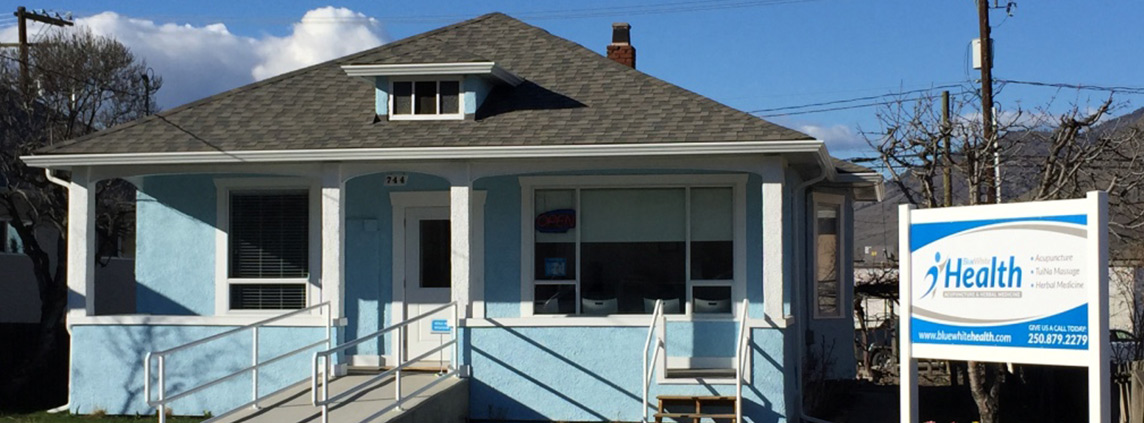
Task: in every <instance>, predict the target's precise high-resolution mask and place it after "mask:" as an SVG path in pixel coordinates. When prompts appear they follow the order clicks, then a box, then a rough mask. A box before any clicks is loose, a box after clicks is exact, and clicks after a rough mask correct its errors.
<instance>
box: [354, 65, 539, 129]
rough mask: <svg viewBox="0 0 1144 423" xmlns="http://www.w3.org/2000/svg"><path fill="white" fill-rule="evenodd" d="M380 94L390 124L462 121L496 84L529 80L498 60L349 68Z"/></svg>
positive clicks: (377, 104) (381, 114)
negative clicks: (506, 67)
mask: <svg viewBox="0 0 1144 423" xmlns="http://www.w3.org/2000/svg"><path fill="white" fill-rule="evenodd" d="M342 70H344V71H345V72H346V75H349V76H355V77H360V78H364V79H366V80H368V81H370V83H372V84H373V87H374V92H375V93H376V95H377V97H376V101H374V110H375V112H376V113H377V117H378V118H379V120H377V121H375V122H380V121H381V119H382V118H385V117H388V118H389V120H461V119H464V118H465V116H474V115H475V114H476V112H477V109H478V108H479V107H481V104H482V103H484V101H485V99H487V98H488V97H489V93H490V92H491V91H492V89H493V88H494V86H508V87H515V86H517V85H520V84H521V83H522V82H524V79H521V78H520V77H519V76H516V75H514V74H512V72H509V71H507V70H505V69H503V68H501V67H500V66H497V64H496V63H493V62H462V63H400V64H357V65H344V66H342Z"/></svg>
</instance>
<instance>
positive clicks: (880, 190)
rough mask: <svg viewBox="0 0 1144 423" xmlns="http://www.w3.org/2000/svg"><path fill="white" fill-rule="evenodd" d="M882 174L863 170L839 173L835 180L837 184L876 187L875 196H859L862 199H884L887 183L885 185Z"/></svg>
mask: <svg viewBox="0 0 1144 423" xmlns="http://www.w3.org/2000/svg"><path fill="white" fill-rule="evenodd" d="M883 179H884V178H882V174H880V173H877V172H863V173H839V174H838V176H837V177H836V178H835V179H834V180H833V181H834V182H835V183H837V184H843V185H849V186H852V187H856V188H857V187H870V188H873V189H874V197H872V198H859V199H858V200H862V201H882V199H883V198H885V195H886V189H885V185H883Z"/></svg>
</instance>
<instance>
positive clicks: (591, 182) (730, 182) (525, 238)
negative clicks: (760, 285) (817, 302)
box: [520, 174, 747, 326]
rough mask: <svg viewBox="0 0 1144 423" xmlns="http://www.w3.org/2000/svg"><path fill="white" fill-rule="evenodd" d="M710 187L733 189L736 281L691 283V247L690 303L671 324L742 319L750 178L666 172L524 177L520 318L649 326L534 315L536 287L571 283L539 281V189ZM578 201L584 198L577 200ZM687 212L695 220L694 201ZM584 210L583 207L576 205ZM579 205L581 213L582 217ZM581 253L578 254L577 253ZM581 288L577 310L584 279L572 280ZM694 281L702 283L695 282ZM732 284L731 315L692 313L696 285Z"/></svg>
mask: <svg viewBox="0 0 1144 423" xmlns="http://www.w3.org/2000/svg"><path fill="white" fill-rule="evenodd" d="M705 187H730V188H731V189H732V198H733V201H732V202H733V204H732V218H733V221H734V238H733V240H732V241H733V245H734V247H733V251H734V257H733V259H734V278H733V279H731V280H729V281H704V280H698V281H692V280H691V263H690V251H691V249H690V246H689V247H688V248H687V250H686V251H687V253H686V254H687V259H686V264H685V267H684V277H685V278H686V281H687V282H686V283H687V286H686V288H685V290H686V293H685V299H684V300H685V305H684V312H683V314H678V315H667V320H669V321H700V320H732V319H735V318H738V314H739V307H735V306H734V304H740V303H742V301H743V298H746V294H747V289H746V277H747V276H746V275H747V247H746V237H745V234H746V233H747V230H746V228H747V209H746V204H747V202H746V199H747V191H746V187H747V175H745V174H698V175H697V174H667V175H586V176H579V175H569V176H524V177H521V178H520V190H521V191H520V198H521V200H520V201H521V202H520V207H521V209H520V216H521V219H520V225H521V230H520V236H521V240H520V242H521V248H520V255H521V264H520V266H521V268H520V278H521V279H520V298H521V300H520V316H521V319H522V320H523V321H530V320H536V321H538V322H540V321H542V320H543V319H558V318H566V319H570V320H571V319H574V320H575V321H576V322H578V323H577V324H576V325H577V326H613V325H615V324H616V323H620V322H627V321H630V322H633V323H634V322H641V324H640V325H641V326H647V315H643V314H633V315H622V316H607V317H606V318H600V316H584V315H580V314H535V313H533V300H534V298H533V297H534V291H533V286H534V283H539V284H542V285H545V284H561V282H563V283H564V284H566V283H567V281H542V282H541V281H535V280H534V277H535V275H534V273H535V269H534V267H535V263H534V261H535V256H534V254H535V252H534V249H533V243H534V241H535V231H534V228H533V219H532V218H531V216H535V212H534V210H533V208H534V207H535V200H534V195H533V193H534V192H535V191H536V190H538V189H577V188H579V189H594V188H705ZM577 201H579V200H577ZM687 204H688V207H687V208H688V210H687V212H686V213H687V215H688V216H690V213H691V210H690V201H688V202H687ZM577 206H579V205H577ZM579 210H580V209H579V207H577V211H578V213H579ZM687 220H688V221H687V223H686V224H687V228H686V230H685V232H687V239H690V232H691V222H690V219H687ZM577 254H579V252H577ZM576 266H577V272H576V275H577V278H579V276H580V272H579V268H578V267H579V266H580V261H579V260H577V261H576ZM572 282H573V283H575V284H576V298H577V306H576V308H577V310H579V308H580V306H579V297H580V295H579V290H580V287H579V285H580V284H579V281H578V279H577V280H575V281H572ZM693 282H698V283H694V284H693ZM727 285H730V286H731V303H732V305H733V306H732V307H731V313H729V314H699V315H696V314H693V313H692V312H691V303H692V292H691V291H692V287H693V286H727Z"/></svg>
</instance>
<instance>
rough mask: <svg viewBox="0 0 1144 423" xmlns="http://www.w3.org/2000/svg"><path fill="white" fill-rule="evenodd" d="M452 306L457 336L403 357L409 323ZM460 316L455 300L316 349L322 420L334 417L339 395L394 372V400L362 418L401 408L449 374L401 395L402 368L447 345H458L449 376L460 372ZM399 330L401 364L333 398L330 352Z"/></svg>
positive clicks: (313, 387) (313, 396) (314, 392)
mask: <svg viewBox="0 0 1144 423" xmlns="http://www.w3.org/2000/svg"><path fill="white" fill-rule="evenodd" d="M450 307H452V308H453V339H452V340H450V341H449V342H445V343H442V344H441V345H439V346H437V347H434V348H433V349H430V350H429V351H426V352H424V353H422V354H421V355H419V356H417V357H413V358H410V359H406V358H405V357H403V356H404V353H403V351H404V349H405V348H404V345H405V344H404V342H403V339H404V330H402V329H404V328H406V327H407V326H409V325H410V324H412V323H413V322H416V321H419V320H421V319H424V318H426V317H429V316H431V315H434V314H437V313H439V312H441V311H442V310H445V309H448V308H450ZM458 317H459V309H458V307H457V302H456V301H452V302H450V303H448V304H445V305H443V306H440V307H437V308H435V309H432V310H429V311H427V312H424V313H421V314H419V315H417V316H414V317H411V318H408V319H405V320H403V321H401V322H398V323H395V324H392V325H389V326H387V327H385V328H382V329H380V330H377V331H375V332H373V333H369V334H366V335H363V336H361V337H359V338H358V339H355V340H353V341H350V342H346V343H344V344H341V345H338V346H336V347H330V348H328V349H326V350H324V351H317V352H315V353H314V357H313V362H312V363H311V369H312V372H311V374H310V402H311V403H312V404H313V405H314V406H315V407H321V408H322V423H329V421H330V404H331V403H333V402H335V401H337V400H339V399H341V398H343V397H345V396H347V395H351V394H353V393H355V392H358V391H360V390H362V389H364V388H365V387H366V386H369V385H371V384H373V383H374V382H376V381H378V380H381V379H384V378H386V377H389V376H391V375H392V376H394V386H395V388H394V389H395V390H396V394H395V395H394V403H393V404H390V405H389V406H387V407H385V408H383V409H382V410H381V411H379V412H377V413H374V414H373V415H371V416H369V417H367V418H366V419H365V420H362V421H363V422H367V421H370V420H373V419H375V418H377V417H379V416H381V415H382V414H385V413H386V412H388V411H389V410H393V409H397V410H400V409H401V404H403V403H405V401H408V400H409V399H410V398H413V397H415V396H416V395H417V394H419V393H421V392H423V391H424V390H425V389H428V387H430V386H433V385H435V384H437V382H439V381H441V380H442V379H445V377H442V378H438V379H436V380H434V381H433V382H431V383H429V384H428V385H426V386H425V387H422V388H421V389H419V390H417V391H416V392H413V393H412V394H410V395H406V396H403V395H401V370H402V369H404V368H406V367H409V366H410V365H412V364H413V363H415V362H418V361H421V360H423V359H425V358H428V357H430V356H432V355H433V354H435V353H438V352H440V351H442V350H444V349H445V348H448V347H454V350H453V353H452V354H450V357H449V370H450V371H449V372H448V373H446V374H445V376H446V377H447V376H452V375H457V374H459V372H458V371H457V356H458V354H459V351H458V349H457V348H456V347H457V346H458V343H457V332H458V331H457V327H456V326H457V325H458V324H459V323H460V320H459V319H458ZM395 330H396V331H397V339H396V345H397V348H396V351H395V355H396V361H397V364H396V365H395V366H393V368H392V369H389V370H386V371H384V372H382V373H380V374H378V375H376V376H374V377H371V378H369V379H367V380H364V381H362V382H360V383H358V384H357V385H354V386H352V387H350V388H348V389H346V390H345V391H342V392H341V393H339V394H337V395H335V396H334V397H333V398H330V373H331V372H330V366H331V360H330V356H331V355H333V354H336V353H338V352H342V351H345V350H346V349H349V348H351V347H354V346H357V345H360V344H361V343H363V342H366V341H369V340H371V339H375V338H378V337H380V336H382V335H384V334H386V333H389V332H392V331H395ZM319 358H321V362H322V365H321V366H319V364H318V362H319V360H318V359H319ZM318 369H324V370H325V371H322V372H319V371H318ZM319 374H321V375H322V383H321V387H322V399H321V400H319V399H318V375H319Z"/></svg>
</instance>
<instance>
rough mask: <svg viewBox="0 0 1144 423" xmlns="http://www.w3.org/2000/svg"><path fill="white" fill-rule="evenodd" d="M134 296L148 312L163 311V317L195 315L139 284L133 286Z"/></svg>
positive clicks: (191, 311) (96, 301)
mask: <svg viewBox="0 0 1144 423" xmlns="http://www.w3.org/2000/svg"><path fill="white" fill-rule="evenodd" d="M135 296H136V302H137V303H138V304H146V305H147V309H148V310H163V315H170V316H194V315H196V314H197V313H195V312H194V310H191V309H189V308H187V307H186V306H184V305H182V304H179V303H178V302H176V301H175V300H172V299H170V298H168V297H167V296H165V295H163V294H161V293H158V292H156V291H155V290H153V289H151V287H149V286H147V285H144V284H141V283H136V284H135ZM100 302H102V300H100V299H99V297H96V300H95V303H96V305H97V306H98V304H99V303H100ZM133 311H134V310H133Z"/></svg>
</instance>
